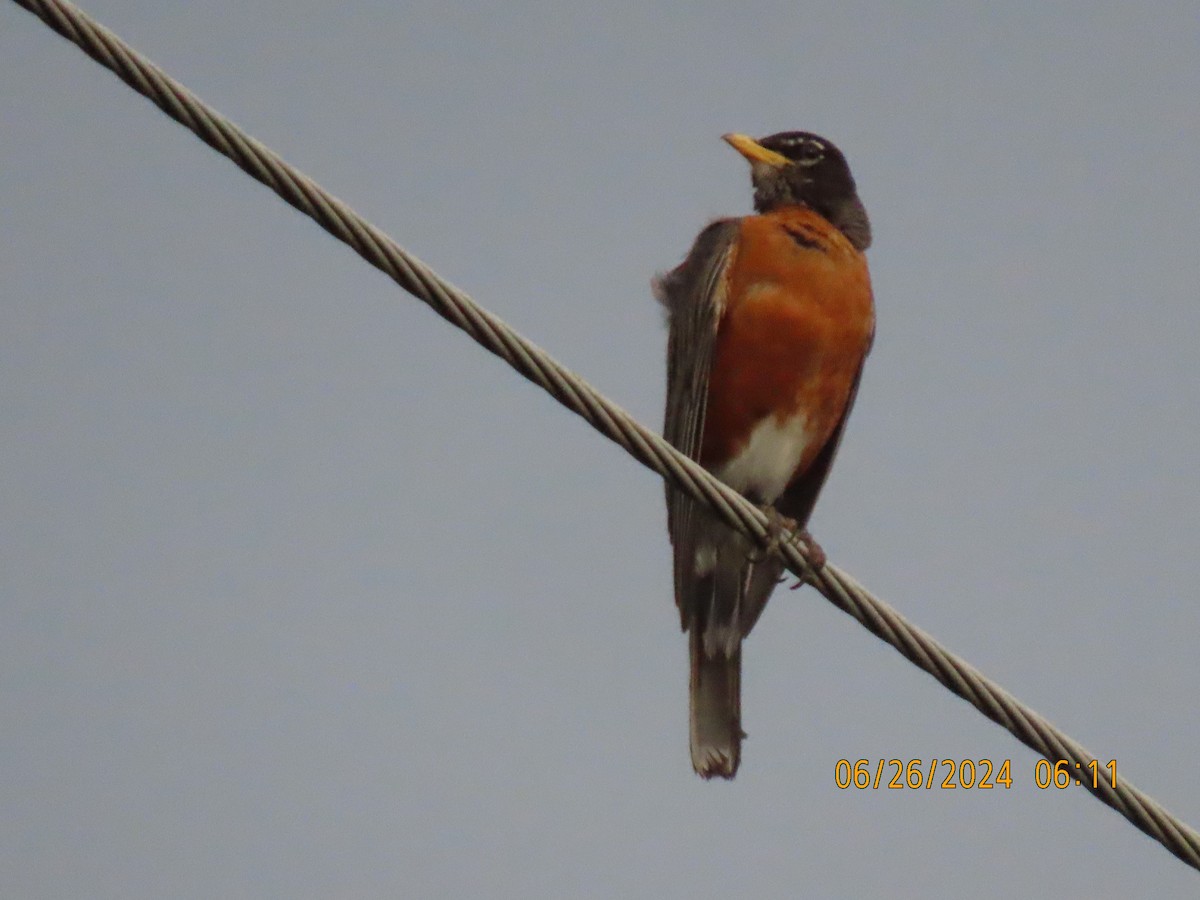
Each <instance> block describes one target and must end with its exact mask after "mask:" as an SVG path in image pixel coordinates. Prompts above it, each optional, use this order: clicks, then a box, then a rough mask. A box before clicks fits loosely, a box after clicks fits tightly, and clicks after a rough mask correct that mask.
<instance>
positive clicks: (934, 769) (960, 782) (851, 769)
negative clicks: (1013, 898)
mask: <svg viewBox="0 0 1200 900" xmlns="http://www.w3.org/2000/svg"><path fill="white" fill-rule="evenodd" d="M1032 774H1033V777H1032V779H1031V781H1032V783H1033V785H1034V786H1035V787H1037V788H1040V789H1042V790H1047V789H1051V788H1057V789H1059V790H1061V789H1063V788H1068V787H1070V786H1071V785H1079V786H1083V787H1089V788H1092V789H1093V790H1096V789H1100V788H1106V787H1113V788H1115V787H1116V785H1117V761H1116V760H1115V759H1114V760H1109V761H1108V762H1107V763H1101V762H1100V761H1099V760H1092V761H1091V762H1089V763H1086V764H1085V763H1075V762H1072V761H1070V760H1066V759H1060V760H1055V761H1051V760H1048V759H1039V760H1038V761H1037V762H1036V763H1035V764H1034V766H1033V773H1032ZM833 783H834V785H836V786H837V787H838V788H840V789H842V790H848V789H850V788H857V789H858V790H873V791H877V790H880V789H881V788H882V789H886V790H893V791H896V790H905V789H907V790H914V791H915V790H931V789H933V788H937V789H938V790H959V789H962V790H982V791H987V790H995V789H996V788H1002V789H1004V790H1009V789H1011V788H1012V786H1013V765H1012V760H1011V759H1002V760H991V759H909V760H904V759H876V760H870V759H856V760H849V759H839V760H838V761H837V762H836V763H834V766H833Z"/></svg>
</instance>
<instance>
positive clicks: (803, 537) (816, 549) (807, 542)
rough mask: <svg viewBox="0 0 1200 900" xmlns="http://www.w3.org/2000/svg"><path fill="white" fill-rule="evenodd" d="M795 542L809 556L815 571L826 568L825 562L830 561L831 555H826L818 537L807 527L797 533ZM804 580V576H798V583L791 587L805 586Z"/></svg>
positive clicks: (794, 588) (793, 588)
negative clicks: (818, 541) (817, 539)
mask: <svg viewBox="0 0 1200 900" xmlns="http://www.w3.org/2000/svg"><path fill="white" fill-rule="evenodd" d="M794 542H795V543H796V544H798V545H799V546H800V549H801V551H802V552H803V553H804V555H805V557H807V558H808V563H809V565H811V566H812V567H813V571H814V572H820V571H821V570H822V569H823V568H825V563H827V562H829V557H827V556H826V555H825V550H824V549H823V548H822V547H821V545H820V544H818V543H817V541H816V538H814V537H813V536H812V535H811V534H810V533H809V531H808V529H807V528H805V529H802V530H801V531H798V532H797V533H796V537H795V539H794ZM804 581H805V579H803V578H797V579H796V583H795V584H793V585H792V587H791V589H792V590H793V591H794V590H796V589H797V588H800V587H803V586H804Z"/></svg>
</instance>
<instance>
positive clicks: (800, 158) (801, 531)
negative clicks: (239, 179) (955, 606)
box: [653, 131, 875, 779]
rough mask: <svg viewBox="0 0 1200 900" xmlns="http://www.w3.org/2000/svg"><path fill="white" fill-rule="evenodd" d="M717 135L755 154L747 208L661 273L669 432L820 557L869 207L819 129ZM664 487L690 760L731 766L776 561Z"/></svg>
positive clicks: (698, 767) (856, 332)
mask: <svg viewBox="0 0 1200 900" xmlns="http://www.w3.org/2000/svg"><path fill="white" fill-rule="evenodd" d="M723 140H725V141H726V142H727V143H728V144H729V145H730V146H732V147H733V149H735V150H736V151H738V153H740V154H741V155H742V156H743V157H745V158H746V160H747V161H748V162H749V163H750V179H751V185H752V187H753V191H754V214H753V215H748V216H742V217H739V218H720V219H717V220H715V221H713V222H711V223H710V224H709V225H708V226H707V227H705V228H704V229H703V230H702V231H701V232H700V234H699V236H698V237H697V238H696V241H695V243H694V244H693V246H692V248H691V250H690V251H689V253H688V254H687V256H686V257H685V258H684V260H683V262H682V263H680V264H679V265H678V266H677V267H676V268H674V269H672V270H671V271H669V272H667V273H665V274H661V275H659V276H657V277H656V278H655V280H654V283H653V287H654V293H655V295H656V297H657V299H658V301H659V302H660V303H661V304H662V306H663V307H664V309H665V314H666V320H667V331H668V334H667V395H666V415H665V422H664V428H663V435H664V437H665V438H666V439H667V441H668V442H669V443H670V444H671V445H672V446H674V447H675V448H676V449H678V450H680V451H681V452H682V453H684V454H685V455H686V456H688V457H690V458H691V459H693V460H696V461H697V462H699V463H700V465H702V466H703V467H704V468H705V469H707V470H708V471H709V472H711V473H712V474H713V475H715V476H717V477H718V478H720V479H721V480H722V481H724V482H725V483H726V484H727V485H729V486H730V487H732V488H733V489H735V490H737V491H738V492H740V493H741V494H742V495H743V496H745V497H746V498H747V499H749V500H751V501H752V502H754V503H756V504H758V505H759V506H760V507H762V508H763V509H764V510H765V511H767V512H768V520H769V521H771V522H772V527H773V528H774V529H777V531H778V533H779V534H780V535H782V533H783V531H784V529H785V528H786V529H787V530H790V531H793V532H794V533H795V534H796V535H797V539H798V540H802V541H804V542H805V543H806V544H807V545H808V549H809V551H810V552H809V558H810V559H812V560H815V561H816V563H817V564H818V566H823V565H824V552H823V551H822V550H821V549H820V547H819V546H818V545H817V544H816V542H815V541H813V540H812V538H811V535H809V534H808V531H807V525H808V520H809V516H810V514H811V513H812V510H813V506H814V505H815V503H816V501H817V496H818V494H819V493H820V491H821V487H822V485H823V484H824V483H825V479H826V476H827V475H828V474H829V469H830V465H831V463H832V462H833V457H834V455H835V453H836V452H837V448H838V444H839V443H840V441H841V438H842V434H843V432H844V430H845V427H846V419H847V417H848V416H849V413H850V409H851V407H852V406H853V405H854V399H855V396H856V394H857V392H858V384H859V380H860V378H861V375H862V370H863V363H864V361H865V360H866V357H867V354H868V352H869V351H870V349H871V344H872V342H873V340H874V335H875V310H874V298H873V295H872V290H871V279H870V274H869V272H868V269H867V261H866V256H865V251H866V249H867V248H868V247H869V246H870V244H871V225H870V220H869V219H868V218H867V212H866V208H865V207H864V206H863V204H862V201H861V200H860V199H859V196H858V190H857V187H856V184H855V181H854V178H853V176H852V175H851V173H850V167H849V165H848V163H847V162H846V158H845V157H844V156H843V154H842V152H841V151H840V150H839V149H838V148H837V147H835V146H834V145H833V143H831V142H830V141H828V140H826V139H825V138H823V137H819V136H818V135H815V134H812V133H810V132H806V131H787V132H781V133H779V134H773V135H770V136H769V137H764V138H761V139H757V140H756V139H754V138H750V137H748V136H746V135H744V134H726V135H723ZM666 500H667V528H668V532H669V536H670V540H671V545H672V555H673V565H674V587H675V603H676V605H677V606H678V608H679V615H680V622H681V625H682V627H683V630H684V631H685V632H687V633H688V648H689V657H690V675H689V744H690V750H691V760H692V767H693V768H694V769H695V771H696V773H697V774H699V775H700V776H701V777H703V778H705V779H709V778H713V777H716V776H719V777H722V778H726V779H729V778H733V777H734V775H735V774H736V773H737V770H738V765H739V763H740V760H741V743H742V739H743V738H744V737H745V736H746V735H745V733H744V732H743V730H742V723H741V668H742V641H743V640H744V639H745V638H746V636H747V635H748V634H749V633H750V631H751V629H752V628H753V627H754V625H755V623H756V622H757V621H758V618H759V616H760V615H761V614H762V611H763V609H764V607H765V606H766V603H767V599H768V598H769V596H770V594H771V591H772V590H773V589H774V588H775V586H776V584H777V583H778V582H779V581H780V576H781V575H782V574H783V562H782V560H781V559H780V556H779V554H778V553H777V552H768V551H763V550H760V549H759V548H757V547H755V546H754V545H753V544H752V543H751V542H750V541H749V540H748V539H747V538H745V537H743V536H741V535H739V534H737V533H736V532H734V531H733V530H732V529H730V528H729V527H728V526H727V525H725V524H724V523H722V522H721V521H719V520H718V519H717V517H716V516H715V515H714V514H713V513H711V512H709V511H708V510H707V509H706V508H704V507H703V506H702V505H701V504H700V503H698V502H696V501H694V500H692V499H691V498H690V497H688V496H686V495H685V494H684V493H683V492H681V491H679V490H677V489H675V488H673V487H671V486H670V484H668V485H667V489H666Z"/></svg>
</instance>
